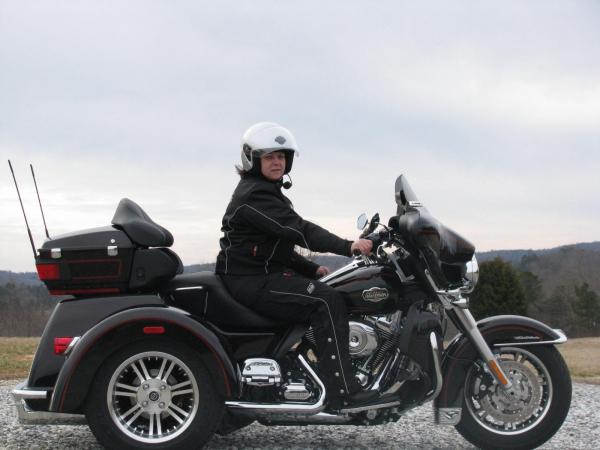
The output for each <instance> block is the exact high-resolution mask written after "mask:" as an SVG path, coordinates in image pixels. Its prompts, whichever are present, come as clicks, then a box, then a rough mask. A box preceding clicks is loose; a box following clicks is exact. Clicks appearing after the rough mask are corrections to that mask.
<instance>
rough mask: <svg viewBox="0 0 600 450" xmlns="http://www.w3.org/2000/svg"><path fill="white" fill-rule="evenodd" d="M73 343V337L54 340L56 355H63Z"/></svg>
mask: <svg viewBox="0 0 600 450" xmlns="http://www.w3.org/2000/svg"><path fill="white" fill-rule="evenodd" d="M72 341H73V338H72V337H57V338H54V353H55V354H56V355H62V354H64V353H65V352H66V351H67V348H69V344H70V343H71V342H72Z"/></svg>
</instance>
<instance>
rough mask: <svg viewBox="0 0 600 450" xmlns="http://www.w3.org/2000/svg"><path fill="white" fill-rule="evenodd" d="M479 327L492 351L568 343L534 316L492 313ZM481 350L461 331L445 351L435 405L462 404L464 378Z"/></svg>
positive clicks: (562, 334)
mask: <svg viewBox="0 0 600 450" xmlns="http://www.w3.org/2000/svg"><path fill="white" fill-rule="evenodd" d="M477 327H478V328H479V331H480V332H481V334H482V336H483V338H484V339H485V341H486V342H487V343H488V345H489V346H490V348H491V349H492V351H494V348H495V347H506V346H512V347H522V346H529V345H554V344H562V343H563V342H566V340H567V336H566V335H565V334H564V333H563V332H562V331H561V330H555V329H552V328H550V327H549V326H548V325H546V324H544V323H542V322H539V321H537V320H535V319H530V318H529V317H523V316H510V315H505V316H493V317H488V318H486V319H483V320H480V321H478V322H477ZM477 359H479V353H478V352H477V349H476V348H475V347H474V346H473V344H472V343H471V341H470V340H469V339H468V338H467V337H466V336H464V335H462V334H458V335H457V336H456V337H455V338H454V339H453V340H452V341H451V342H450V344H448V347H447V348H446V350H445V351H444V356H443V360H442V376H443V378H444V384H443V386H442V391H441V392H440V394H439V395H438V397H437V398H436V399H435V401H434V406H435V407H436V408H460V407H461V406H462V397H463V387H464V379H465V377H466V375H467V372H468V370H469V369H470V368H471V366H472V364H473V362H474V361H476V360H477Z"/></svg>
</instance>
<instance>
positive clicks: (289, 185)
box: [281, 173, 292, 189]
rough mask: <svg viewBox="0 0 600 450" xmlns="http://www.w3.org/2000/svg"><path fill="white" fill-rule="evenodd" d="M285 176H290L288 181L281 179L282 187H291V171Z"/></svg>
mask: <svg viewBox="0 0 600 450" xmlns="http://www.w3.org/2000/svg"><path fill="white" fill-rule="evenodd" d="M284 177H288V178H289V180H288V181H283V178H282V179H281V187H282V188H284V189H289V188H291V187H292V177H291V176H290V174H289V173H286V174H285V175H284Z"/></svg>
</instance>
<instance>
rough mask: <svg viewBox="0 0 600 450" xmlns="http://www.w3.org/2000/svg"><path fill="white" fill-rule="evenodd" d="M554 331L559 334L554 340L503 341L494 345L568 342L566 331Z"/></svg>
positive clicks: (555, 329) (518, 345)
mask: <svg viewBox="0 0 600 450" xmlns="http://www.w3.org/2000/svg"><path fill="white" fill-rule="evenodd" d="M552 331H554V332H555V333H556V334H558V338H556V339H554V340H553V341H529V342H502V343H500V344H494V347H506V346H507V345H508V346H510V345H512V346H517V347H521V346H524V345H548V344H564V343H565V342H567V335H566V334H565V332H564V331H563V330H560V329H558V328H554V329H553V330H552Z"/></svg>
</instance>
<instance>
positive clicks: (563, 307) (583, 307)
mask: <svg viewBox="0 0 600 450" xmlns="http://www.w3.org/2000/svg"><path fill="white" fill-rule="evenodd" d="M526 262H527V261H526V260H525V261H524V263H526ZM525 268H526V264H520V265H519V266H517V267H515V266H513V265H511V264H510V263H507V262H504V261H503V260H501V259H500V258H496V259H494V260H492V261H486V262H484V263H482V264H481V265H480V266H479V270H480V276H479V283H478V284H477V287H476V288H475V291H473V293H472V294H471V298H470V307H471V311H472V312H473V315H474V316H475V318H477V319H483V318H484V317H489V316H493V315H498V314H520V315H526V316H529V317H532V318H534V319H537V320H540V321H542V322H544V323H546V324H548V325H550V326H552V327H555V328H561V329H562V330H564V331H565V332H566V333H567V334H568V335H569V336H573V337H575V336H578V337H581V336H598V335H600V297H599V296H598V294H597V293H596V292H595V291H593V290H592V289H591V288H590V286H589V284H588V283H586V282H583V283H581V284H579V285H576V286H574V287H567V286H564V285H559V286H557V287H555V288H554V289H553V290H552V291H551V292H550V293H549V294H544V293H543V289H542V284H541V282H540V280H539V278H538V277H537V276H536V275H535V274H533V273H531V272H529V271H527V270H526V269H525Z"/></svg>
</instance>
